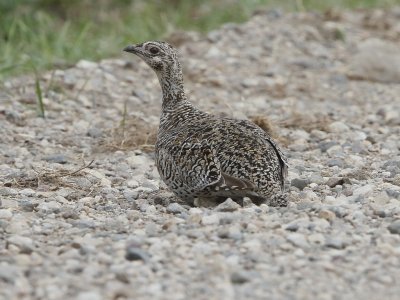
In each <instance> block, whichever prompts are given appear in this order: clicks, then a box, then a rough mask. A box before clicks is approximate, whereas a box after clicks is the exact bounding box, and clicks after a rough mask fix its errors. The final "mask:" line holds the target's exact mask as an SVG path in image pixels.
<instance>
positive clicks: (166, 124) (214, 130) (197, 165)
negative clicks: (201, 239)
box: [123, 41, 288, 206]
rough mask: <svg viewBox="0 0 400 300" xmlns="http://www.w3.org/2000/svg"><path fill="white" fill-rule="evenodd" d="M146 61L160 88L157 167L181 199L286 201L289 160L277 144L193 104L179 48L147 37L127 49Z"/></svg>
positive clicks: (244, 122)
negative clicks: (160, 106)
mask: <svg viewBox="0 0 400 300" xmlns="http://www.w3.org/2000/svg"><path fill="white" fill-rule="evenodd" d="M123 50H124V51H126V52H130V53H133V54H135V55H137V56H139V57H140V58H141V59H142V60H144V61H145V62H146V63H147V65H149V66H150V67H151V68H152V69H153V70H154V71H155V73H156V75H157V77H158V79H159V82H160V85H161V89H162V111H161V117H160V125H159V129H158V133H157V141H156V145H155V160H156V165H157V169H158V172H159V173H160V176H161V179H162V180H163V181H164V182H165V184H166V185H167V186H168V187H169V188H170V189H171V190H172V191H173V192H174V194H175V195H177V196H178V197H179V198H181V199H182V200H184V201H185V202H187V203H188V204H191V205H193V203H194V201H195V200H196V199H197V200H199V199H204V200H206V201H207V200H209V199H213V200H216V201H217V202H222V201H224V200H225V199H226V198H231V199H233V200H234V201H236V202H238V203H240V204H243V198H244V197H248V198H250V199H251V200H252V202H253V203H255V204H257V205H259V204H261V203H266V204H268V205H270V206H286V205H287V200H286V198H285V197H284V196H283V190H284V185H285V178H286V176H287V169H288V165H287V160H286V158H285V155H284V154H283V153H282V151H281V150H280V148H279V147H278V145H277V144H276V143H275V142H274V141H273V140H272V139H271V137H270V136H269V135H268V134H267V133H266V132H265V131H264V130H262V129H261V128H260V127H258V126H257V125H255V124H253V123H252V122H250V121H248V120H237V119H232V118H222V117H218V116H215V115H212V114H209V113H206V112H203V111H201V110H199V109H197V108H196V107H194V106H193V105H192V104H191V103H190V102H189V101H188V99H187V97H186V95H185V91H184V84H183V74H182V68H181V65H180V62H179V59H178V56H177V52H176V50H175V49H174V48H173V47H172V46H171V45H169V44H168V43H166V42H160V41H148V42H145V43H142V44H136V45H129V46H127V47H125V48H124V49H123Z"/></svg>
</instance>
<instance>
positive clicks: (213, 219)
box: [201, 214, 219, 225]
mask: <svg viewBox="0 0 400 300" xmlns="http://www.w3.org/2000/svg"><path fill="white" fill-rule="evenodd" d="M201 223H202V224H203V225H215V224H218V223H219V216H218V215H217V214H214V215H209V216H203V218H202V219H201Z"/></svg>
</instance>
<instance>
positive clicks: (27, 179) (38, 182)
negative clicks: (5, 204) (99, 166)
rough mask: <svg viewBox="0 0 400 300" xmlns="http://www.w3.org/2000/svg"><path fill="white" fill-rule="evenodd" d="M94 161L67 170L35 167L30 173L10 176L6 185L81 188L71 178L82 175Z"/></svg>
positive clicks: (49, 188)
mask: <svg viewBox="0 0 400 300" xmlns="http://www.w3.org/2000/svg"><path fill="white" fill-rule="evenodd" d="M92 163H93V160H92V161H91V162H90V163H88V164H84V165H83V166H81V167H79V168H78V169H76V170H73V171H71V170H66V169H50V168H44V167H42V168H40V169H34V168H32V170H33V172H30V173H21V174H18V175H16V176H13V177H12V178H10V180H8V181H6V183H5V184H4V185H5V186H15V187H18V188H39V187H43V186H45V187H47V190H57V189H59V188H60V187H71V188H73V189H80V188H81V186H79V185H77V184H75V182H74V181H71V180H70V179H71V178H72V177H80V180H81V177H82V172H83V171H84V170H85V169H87V168H89V167H90V166H91V165H92Z"/></svg>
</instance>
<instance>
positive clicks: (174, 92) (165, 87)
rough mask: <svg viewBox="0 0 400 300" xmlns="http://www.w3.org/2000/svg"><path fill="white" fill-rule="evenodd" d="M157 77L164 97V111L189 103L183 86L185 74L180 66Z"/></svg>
mask: <svg viewBox="0 0 400 300" xmlns="http://www.w3.org/2000/svg"><path fill="white" fill-rule="evenodd" d="M157 75H158V80H159V81H160V85H161V90H162V95H163V103H162V108H163V109H172V108H173V107H175V106H176V105H180V104H182V103H184V102H186V101H187V98H186V94H185V89H184V86H183V74H182V70H181V69H180V67H179V66H178V67H177V68H176V69H171V70H166V71H165V72H163V73H162V74H157Z"/></svg>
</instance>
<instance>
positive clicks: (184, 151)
mask: <svg viewBox="0 0 400 300" xmlns="http://www.w3.org/2000/svg"><path fill="white" fill-rule="evenodd" d="M175 149H176V148H175ZM174 153H175V155H174V158H173V159H172V160H171V161H174V164H175V169H176V170H179V175H178V176H180V178H181V179H182V182H183V183H184V184H185V185H187V186H188V187H190V188H191V189H194V190H195V191H196V192H200V191H210V192H217V193H218V191H221V192H222V191H232V190H249V191H250V190H255V189H256V186H255V184H253V183H252V182H250V181H249V180H246V179H242V178H237V177H234V176H231V175H229V174H226V173H224V172H222V171H221V165H220V162H219V160H218V156H217V154H216V151H215V150H214V149H213V147H212V146H211V145H210V144H209V143H208V142H207V141H204V140H203V141H201V142H198V143H190V142H187V141H186V142H184V143H183V144H182V145H181V147H180V149H179V151H174Z"/></svg>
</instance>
